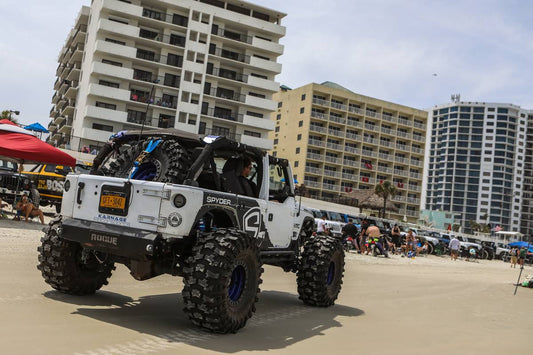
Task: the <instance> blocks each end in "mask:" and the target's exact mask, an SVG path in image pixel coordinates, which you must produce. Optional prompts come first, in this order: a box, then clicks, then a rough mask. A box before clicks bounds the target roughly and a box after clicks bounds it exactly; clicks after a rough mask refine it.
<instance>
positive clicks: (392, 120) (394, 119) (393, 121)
mask: <svg viewBox="0 0 533 355" xmlns="http://www.w3.org/2000/svg"><path fill="white" fill-rule="evenodd" d="M381 118H382V119H383V121H387V122H392V123H395V122H396V118H395V117H394V116H391V115H385V114H383V115H381Z"/></svg>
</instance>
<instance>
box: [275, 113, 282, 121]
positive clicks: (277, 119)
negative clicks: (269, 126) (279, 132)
mask: <svg viewBox="0 0 533 355" xmlns="http://www.w3.org/2000/svg"><path fill="white" fill-rule="evenodd" d="M279 120H281V114H279V113H278V115H277V116H276V121H279Z"/></svg>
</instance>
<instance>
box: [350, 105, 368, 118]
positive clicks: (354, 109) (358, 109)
mask: <svg viewBox="0 0 533 355" xmlns="http://www.w3.org/2000/svg"><path fill="white" fill-rule="evenodd" d="M348 111H350V112H353V113H357V114H358V115H361V116H362V115H364V113H365V111H364V110H363V109H361V108H360V107H354V106H348Z"/></svg>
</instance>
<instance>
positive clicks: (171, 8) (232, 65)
mask: <svg viewBox="0 0 533 355" xmlns="http://www.w3.org/2000/svg"><path fill="white" fill-rule="evenodd" d="M284 16H285V14H283V13H280V12H277V11H274V10H270V9H267V8H264V7H261V6H257V5H254V4H251V3H248V2H245V1H236V0H223V1H222V0H173V1H171V0H161V1H153V0H135V1H125V0H93V1H92V4H91V7H90V11H89V12H87V11H86V9H85V8H84V9H83V10H82V15H80V17H79V19H78V21H77V22H76V28H75V30H73V33H71V35H70V36H69V39H68V40H67V43H66V44H65V48H64V49H63V51H62V53H61V55H60V59H59V62H60V65H59V68H58V82H57V83H56V84H57V85H56V86H55V89H56V93H55V94H54V97H53V103H54V107H53V108H52V112H51V116H52V118H53V122H52V124H51V126H50V128H51V129H53V131H52V134H51V137H50V141H51V142H52V143H55V144H56V145H59V146H63V145H64V146H68V145H70V146H71V149H80V148H81V147H82V146H87V147H90V148H91V149H92V148H98V145H100V144H101V143H102V142H106V141H107V140H108V139H109V137H110V135H111V134H112V133H113V132H117V131H120V130H124V129H138V128H140V127H141V125H142V124H144V125H145V126H146V127H148V128H149V127H163V128H178V129H181V130H185V131H188V132H193V133H201V134H216V135H225V136H230V137H233V138H235V139H236V140H238V141H239V142H242V143H246V144H250V145H253V146H257V147H260V148H265V149H270V148H271V147H272V145H271V141H270V140H269V139H268V132H269V131H271V130H272V129H273V128H274V123H273V122H272V121H271V120H270V114H271V113H272V112H273V111H275V109H276V104H275V102H274V101H273V100H272V95H273V94H274V93H276V92H277V91H278V89H279V84H278V83H276V82H275V76H276V75H277V74H279V73H280V72H281V64H279V63H278V62H277V58H278V57H279V56H280V55H281V54H282V53H283V46H282V45H281V44H279V40H280V38H282V37H283V36H284V34H285V28H284V27H283V26H281V19H282V18H283V17H284ZM85 26H86V31H85ZM78 28H79V32H78V30H77V29H78ZM65 73H66V74H65ZM65 75H66V76H65ZM69 90H70V91H69ZM65 105H66V106H65ZM63 107H67V108H68V109H69V111H68V113H67V112H64V111H62V110H63Z"/></svg>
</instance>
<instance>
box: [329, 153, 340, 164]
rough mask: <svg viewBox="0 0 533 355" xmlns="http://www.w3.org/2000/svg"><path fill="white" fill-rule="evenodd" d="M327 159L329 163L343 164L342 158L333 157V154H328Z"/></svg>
mask: <svg viewBox="0 0 533 355" xmlns="http://www.w3.org/2000/svg"><path fill="white" fill-rule="evenodd" d="M326 161H327V162H328V163H333V164H339V165H341V164H342V160H341V158H337V157H332V156H329V155H326Z"/></svg>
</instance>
